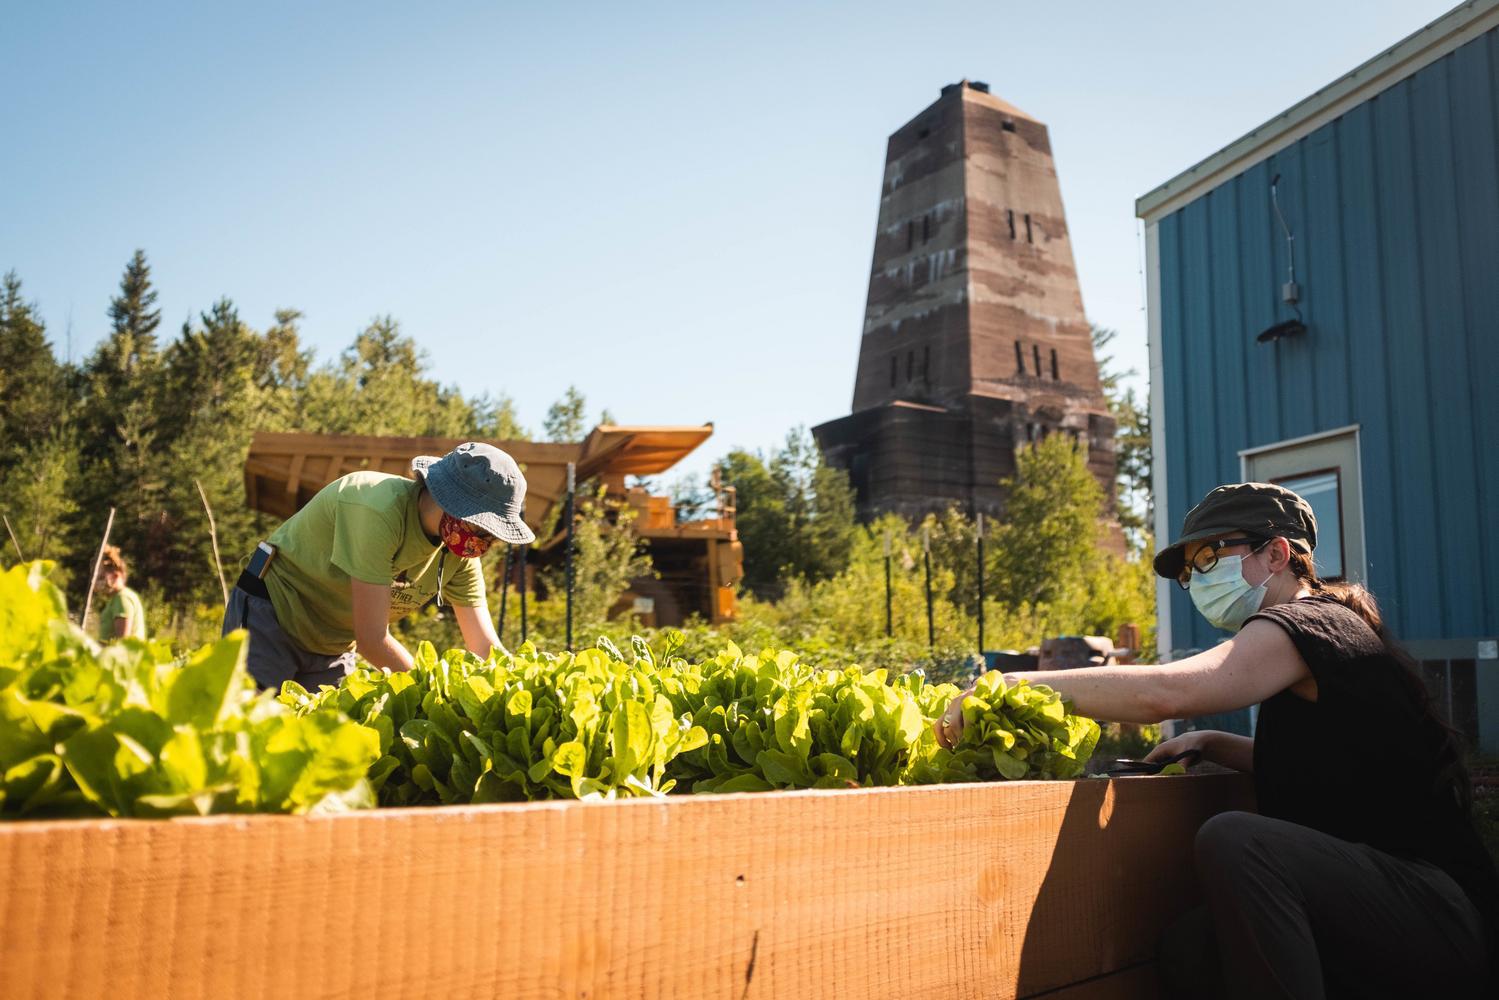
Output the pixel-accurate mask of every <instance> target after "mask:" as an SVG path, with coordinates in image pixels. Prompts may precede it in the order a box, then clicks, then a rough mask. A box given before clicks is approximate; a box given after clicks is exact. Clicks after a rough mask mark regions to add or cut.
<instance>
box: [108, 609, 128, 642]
mask: <svg viewBox="0 0 1499 1000" xmlns="http://www.w3.org/2000/svg"><path fill="white" fill-rule="evenodd" d="M110 631H111V633H112V634H113V635H114V637H115V638H116V639H123V638H125V637H126V636H127V635H129V634H130V617H129V616H128V615H116V616H115V620H114V623H113V624H112V625H111V626H110Z"/></svg>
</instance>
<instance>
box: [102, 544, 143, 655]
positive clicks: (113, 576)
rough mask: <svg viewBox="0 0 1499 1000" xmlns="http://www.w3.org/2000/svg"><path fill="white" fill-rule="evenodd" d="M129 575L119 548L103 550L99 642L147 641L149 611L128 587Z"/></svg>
mask: <svg viewBox="0 0 1499 1000" xmlns="http://www.w3.org/2000/svg"><path fill="white" fill-rule="evenodd" d="M129 575H130V574H129V571H128V570H127V569H126V567H125V557H124V556H123V555H121V554H120V549H119V546H117V545H106V546H104V555H102V556H101V557H100V559H99V584H98V586H99V592H100V593H101V594H103V595H104V597H105V598H106V600H105V602H104V609H103V610H102V611H100V612H99V641H100V642H114V641H115V640H116V639H144V638H145V637H146V608H145V606H144V605H143V604H141V596H140V595H139V594H137V593H136V592H135V591H133V590H131V589H130V588H129V587H127V586H125V581H126V579H127V578H128V577H129Z"/></svg>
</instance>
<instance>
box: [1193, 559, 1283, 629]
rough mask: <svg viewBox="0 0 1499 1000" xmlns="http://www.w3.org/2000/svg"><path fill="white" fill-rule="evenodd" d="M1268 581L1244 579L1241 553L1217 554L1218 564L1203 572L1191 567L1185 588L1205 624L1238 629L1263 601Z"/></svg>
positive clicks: (1267, 579)
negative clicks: (1189, 581)
mask: <svg viewBox="0 0 1499 1000" xmlns="http://www.w3.org/2000/svg"><path fill="white" fill-rule="evenodd" d="M1269 582H1270V580H1269V578H1268V577H1267V578H1266V580H1265V582H1264V583H1262V584H1260V585H1259V586H1258V587H1252V586H1250V585H1249V581H1247V580H1245V579H1244V557H1243V556H1219V557H1218V565H1216V566H1214V567H1213V568H1212V569H1210V570H1208V571H1207V572H1206V573H1199V572H1197V571H1196V570H1193V571H1192V579H1191V583H1190V585H1189V586H1188V588H1187V592H1188V593H1189V594H1191V595H1192V603H1193V604H1195V605H1196V606H1197V610H1198V611H1199V612H1201V613H1202V617H1204V618H1206V619H1207V620H1208V624H1210V625H1212V626H1213V627H1214V628H1221V629H1227V630H1228V631H1230V632H1237V631H1239V629H1240V628H1242V627H1243V625H1244V621H1245V619H1247V618H1248V617H1249V616H1250V615H1252V614H1254V613H1255V612H1256V611H1258V610H1259V609H1260V605H1261V604H1262V603H1264V600H1265V593H1266V590H1267V589H1268V588H1267V584H1269Z"/></svg>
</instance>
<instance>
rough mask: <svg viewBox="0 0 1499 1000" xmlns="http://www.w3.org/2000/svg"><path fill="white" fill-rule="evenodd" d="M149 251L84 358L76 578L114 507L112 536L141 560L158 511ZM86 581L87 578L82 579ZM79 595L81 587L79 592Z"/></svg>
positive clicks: (157, 355) (129, 273)
mask: <svg viewBox="0 0 1499 1000" xmlns="http://www.w3.org/2000/svg"><path fill="white" fill-rule="evenodd" d="M155 305H156V289H155V288H154V287H153V285H152V283H151V268H150V266H149V265H148V264H147V263H146V255H145V253H144V252H143V251H140V250H137V251H136V252H135V254H134V255H133V256H132V257H131V259H130V260H129V261H128V262H127V263H126V265H125V273H124V275H123V276H122V277H121V279H120V290H119V293H118V294H117V295H115V297H114V298H112V299H111V300H110V304H109V323H110V329H109V334H108V335H107V336H106V337H105V338H104V340H103V341H102V342H101V343H100V344H99V346H98V347H97V348H95V350H94V352H93V354H91V355H90V356H89V358H88V360H87V361H85V362H84V365H83V371H82V373H81V376H80V388H79V391H80V396H81V399H80V401H79V409H78V422H77V423H78V434H77V441H78V446H79V449H80V455H79V463H80V471H81V472H82V476H81V478H80V482H79V489H78V491H77V493H78V499H79V502H78V505H77V511H76V514H75V516H74V517H73V519H72V531H73V533H74V534H75V536H76V537H78V538H80V539H88V540H89V541H88V542H87V543H82V544H80V546H79V550H78V552H76V553H75V554H74V557H73V560H72V565H71V567H70V568H71V569H72V570H73V572H74V575H75V578H82V577H84V576H86V575H87V573H88V567H87V565H86V563H87V561H88V558H89V557H90V556H91V555H92V550H93V548H94V547H95V546H96V545H97V539H98V538H99V537H100V535H101V533H102V532H103V530H104V524H105V521H106V519H107V517H108V513H109V508H110V507H114V508H116V513H115V525H114V528H113V531H112V533H111V535H110V539H111V541H112V542H114V543H115V544H117V545H119V546H120V548H121V549H122V550H123V551H124V553H125V555H126V558H127V559H128V560H131V561H132V565H133V566H134V565H137V564H138V562H139V560H140V559H141V557H142V556H143V555H144V554H145V553H147V552H148V551H150V549H151V538H150V536H149V531H148V526H149V525H151V524H152V523H153V520H154V519H156V518H157V515H158V514H159V509H160V501H161V491H162V482H163V478H162V464H161V460H160V457H159V456H158V455H157V447H158V444H159V442H158V437H157V427H158V422H159V415H158V413H157V403H158V401H159V398H160V396H159V394H160V390H161V385H160V376H161V351H160V349H159V348H158V346H157V342H156V330H157V327H158V326H160V325H161V312H160V310H158V309H156V308H155ZM85 586H86V583H85ZM80 596H81V595H80Z"/></svg>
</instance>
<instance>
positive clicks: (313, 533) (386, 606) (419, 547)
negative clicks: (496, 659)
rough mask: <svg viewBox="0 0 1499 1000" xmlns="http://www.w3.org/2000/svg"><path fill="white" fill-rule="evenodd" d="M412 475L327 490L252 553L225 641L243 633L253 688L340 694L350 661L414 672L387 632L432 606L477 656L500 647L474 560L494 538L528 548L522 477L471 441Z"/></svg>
mask: <svg viewBox="0 0 1499 1000" xmlns="http://www.w3.org/2000/svg"><path fill="white" fill-rule="evenodd" d="M411 472H412V478H410V479H407V478H406V477H404V476H393V475H389V474H387V473H382V472H353V473H350V474H348V475H346V476H343V477H341V478H339V479H335V480H334V481H333V482H331V483H329V484H328V485H327V486H325V487H323V488H322V489H321V490H319V491H318V493H317V495H316V496H314V497H313V498H312V500H311V501H310V502H308V504H307V506H305V507H303V508H302V509H301V510H299V511H297V512H296V513H295V514H293V515H292V516H291V517H290V518H289V519H287V521H286V522H285V523H283V524H282V525H281V527H279V528H277V529H276V530H275V531H274V532H273V533H272V534H271V537H270V538H269V540H268V541H266V542H262V543H261V544H260V547H259V548H258V549H257V552H256V555H255V556H254V557H252V558H251V560H250V564H249V568H248V569H246V570H245V572H243V573H241V574H240V578H239V581H238V583H236V584H235V587H234V589H233V590H232V591H230V595H229V604H228V606H227V607H226V608H225V611H224V633H225V634H228V633H229V632H230V631H232V630H234V629H237V628H243V629H246V630H247V631H248V632H249V639H250V642H249V651H248V665H249V669H250V675H251V676H252V677H254V678H255V681H256V683H258V684H259V685H260V686H261V687H263V688H279V687H280V686H281V684H282V682H284V681H288V680H294V681H296V682H297V683H298V684H300V685H302V686H303V687H305V688H307V689H308V690H316V689H317V688H318V686H320V685H322V684H337V683H338V682H339V680H340V679H342V677H343V676H344V675H345V674H346V673H348V671H349V670H350V669H351V668H352V667H353V666H354V663H355V659H356V655H357V656H362V657H364V659H365V660H367V661H369V662H370V663H371V664H373V665H374V666H376V667H383V668H386V669H389V670H409V669H411V664H412V659H411V653H410V652H409V651H408V650H407V649H406V647H405V646H403V645H401V643H400V642H399V641H398V640H396V639H395V637H393V636H392V635H391V634H390V625H391V623H392V622H395V621H398V620H399V619H401V618H403V617H405V616H406V615H408V614H410V613H411V612H413V611H415V610H417V609H418V608H420V607H422V606H423V605H425V604H426V603H427V602H428V601H429V600H432V599H434V598H435V599H436V600H437V601H438V603H439V604H442V603H446V604H448V605H450V606H451V607H452V608H453V616H454V617H455V618H456V619H457V621H458V627H459V629H460V630H461V631H462V633H463V642H464V645H465V646H467V647H468V648H469V649H470V650H471V651H473V652H474V653H475V654H476V655H478V656H483V657H487V656H489V653H490V650H491V649H492V648H493V647H495V646H497V645H499V641H500V640H499V637H498V636H497V635H495V631H494V623H493V622H492V621H490V618H489V612H488V607H487V605H486V603H485V600H484V577H483V574H482V573H481V571H480V567H479V557H480V556H482V555H483V554H484V553H485V552H486V551H487V550H488V549H489V546H490V545H491V544H492V543H493V542H494V541H495V540H497V539H498V540H501V541H505V542H510V543H514V544H526V543H528V542H532V541H535V539H536V536H535V534H533V533H532V531H531V529H530V528H528V527H527V526H526V523H525V522H524V521H523V520H521V506H522V504H523V503H524V502H525V497H526V479H525V476H524V475H523V474H522V473H521V471H520V467H519V466H518V465H516V464H515V460H514V459H512V458H511V457H510V456H509V455H507V454H505V453H504V452H503V451H501V450H500V449H498V448H495V447H494V446H492V445H488V444H483V443H480V442H469V443H467V444H462V445H459V446H458V447H457V448H455V449H453V451H451V452H449V453H448V454H447V455H444V456H443V457H442V458H440V459H439V458H433V457H430V456H422V457H420V458H416V459H414V460H413V461H412V463H411Z"/></svg>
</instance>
